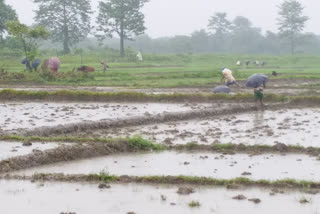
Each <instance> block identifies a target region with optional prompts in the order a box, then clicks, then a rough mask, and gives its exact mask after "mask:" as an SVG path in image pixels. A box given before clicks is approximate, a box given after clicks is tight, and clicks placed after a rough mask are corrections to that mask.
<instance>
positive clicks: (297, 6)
mask: <svg viewBox="0 0 320 214" xmlns="http://www.w3.org/2000/svg"><path fill="white" fill-rule="evenodd" d="M303 9H304V8H303V6H302V5H301V3H300V2H298V1H296V0H285V1H284V2H283V3H282V4H281V5H280V6H279V10H280V11H279V18H278V25H279V32H280V35H281V36H282V37H284V38H287V39H289V43H290V50H291V54H292V55H293V54H294V53H295V48H296V42H297V37H298V35H299V34H300V33H301V32H302V31H303V29H304V27H305V23H306V21H308V19H309V18H308V17H307V16H304V15H303Z"/></svg>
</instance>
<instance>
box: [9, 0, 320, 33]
mask: <svg viewBox="0 0 320 214" xmlns="http://www.w3.org/2000/svg"><path fill="white" fill-rule="evenodd" d="M98 1H99V0H92V1H91V3H92V9H93V10H95V11H97V5H98ZM6 2H7V3H8V4H10V5H12V6H13V7H14V9H15V10H16V11H17V13H18V16H19V19H20V21H21V22H23V23H26V24H32V23H33V16H34V13H33V10H35V9H36V7H35V5H34V4H33V3H32V1H31V0H6ZM281 2H282V0H150V2H149V3H148V4H146V6H145V7H144V8H143V12H144V14H145V16H146V27H147V28H148V29H147V31H146V33H147V34H148V35H150V36H151V37H161V36H173V35H187V34H190V33H192V32H193V31H195V30H199V29H206V27H207V24H208V19H209V18H210V16H212V15H213V14H214V13H215V12H227V13H228V16H229V18H231V19H232V18H234V17H235V16H245V17H247V18H249V19H250V20H251V21H252V22H253V24H254V26H256V27H260V28H262V29H263V30H264V31H265V30H271V31H277V26H276V18H277V12H278V9H277V5H279V4H280V3H281ZM300 2H301V3H302V4H303V5H304V6H305V11H304V12H305V15H307V16H309V17H310V20H309V21H308V23H307V26H306V29H305V31H307V32H314V33H317V34H320V25H319V24H318V21H319V20H320V12H319V11H320V1H319V0H300Z"/></svg>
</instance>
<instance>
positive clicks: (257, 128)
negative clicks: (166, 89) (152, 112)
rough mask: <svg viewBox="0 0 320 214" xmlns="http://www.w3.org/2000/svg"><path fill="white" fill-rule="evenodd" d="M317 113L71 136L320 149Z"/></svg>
mask: <svg viewBox="0 0 320 214" xmlns="http://www.w3.org/2000/svg"><path fill="white" fill-rule="evenodd" d="M319 129H320V110H319V109H318V108H305V109H283V110H276V111H271V110H269V111H268V110H267V111H258V112H252V113H242V114H230V115H225V116H219V117H213V118H208V119H195V120H186V121H183V120H181V121H176V122H169V123H160V124H152V125H146V126H141V125H140V126H139V125H138V126H130V127H126V128H111V129H96V130H88V131H83V132H81V133H72V134H71V135H76V136H92V137H97V136H98V137H117V136H122V137H129V136H133V135H141V136H143V137H145V138H147V139H149V140H152V141H154V142H157V143H164V144H166V145H171V144H187V143H190V142H196V143H199V144H212V143H234V144H240V143H241V144H245V145H271V146H273V145H275V144H276V143H284V144H286V145H300V146H303V147H309V146H312V147H320V134H319V132H318V130H319Z"/></svg>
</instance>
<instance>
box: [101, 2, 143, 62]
mask: <svg viewBox="0 0 320 214" xmlns="http://www.w3.org/2000/svg"><path fill="white" fill-rule="evenodd" d="M148 1H149V0H104V1H100V2H99V15H98V18H97V24H98V29H97V31H98V32H101V33H103V34H102V35H101V34H98V35H97V37H98V38H100V39H105V38H106V37H110V38H112V37H113V35H114V34H116V35H118V36H119V37H120V54H121V57H124V55H125V52H124V41H125V40H133V38H134V36H138V35H141V34H143V33H144V31H145V30H146V27H145V26H144V14H143V13H142V12H141V8H142V7H143V6H144V4H145V3H147V2H148Z"/></svg>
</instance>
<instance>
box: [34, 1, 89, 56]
mask: <svg viewBox="0 0 320 214" xmlns="http://www.w3.org/2000/svg"><path fill="white" fill-rule="evenodd" d="M34 2H35V3H37V4H38V5H39V9H38V10H36V16H35V18H34V19H35V21H36V22H37V23H38V24H40V25H42V26H45V27H46V28H47V29H48V30H49V31H50V33H51V39H52V41H54V42H62V43H63V51H64V53H66V54H67V53H70V52H71V50H70V47H71V46H72V45H74V44H76V43H78V42H79V41H81V40H83V39H85V38H86V37H87V36H88V34H89V33H90V30H91V21H90V15H91V14H92V11H91V5H90V1H89V0H34Z"/></svg>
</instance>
